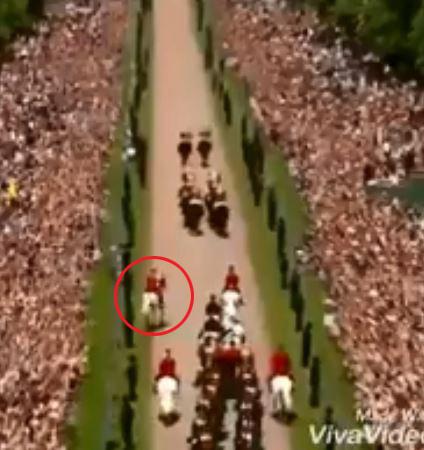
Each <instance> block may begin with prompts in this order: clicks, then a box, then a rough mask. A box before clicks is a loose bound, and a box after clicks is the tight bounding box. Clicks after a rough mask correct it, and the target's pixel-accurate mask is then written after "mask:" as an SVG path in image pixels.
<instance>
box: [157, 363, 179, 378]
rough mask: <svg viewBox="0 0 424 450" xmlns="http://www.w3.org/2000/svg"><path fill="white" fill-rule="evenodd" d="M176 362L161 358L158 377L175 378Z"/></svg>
mask: <svg viewBox="0 0 424 450" xmlns="http://www.w3.org/2000/svg"><path fill="white" fill-rule="evenodd" d="M176 366H177V364H176V362H175V359H174V358H169V359H168V358H163V359H162V361H161V362H160V363H159V376H160V377H175V374H176Z"/></svg>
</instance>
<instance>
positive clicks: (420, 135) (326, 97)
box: [215, 0, 424, 418]
mask: <svg viewBox="0 0 424 450" xmlns="http://www.w3.org/2000/svg"><path fill="white" fill-rule="evenodd" d="M280 3H281V2H280ZM215 7H216V11H217V13H218V32H219V35H220V40H221V45H222V47H223V51H224V52H225V53H226V54H227V55H228V60H231V66H232V67H234V68H235V70H237V71H238V72H239V74H240V76H241V77H242V78H244V79H246V80H247V82H248V84H249V86H250V88H251V95H252V98H251V102H250V103H251V105H253V106H254V112H256V116H257V119H258V120H259V121H262V122H263V125H264V127H265V129H266V130H267V132H268V135H269V136H270V138H271V139H272V140H273V141H275V142H276V143H278V144H279V146H280V147H281V149H282V151H283V152H284V154H285V157H286V159H287V161H288V164H289V168H290V171H291V173H292V175H293V176H294V178H295V179H296V182H297V184H298V186H299V189H300V191H301V193H302V195H303V196H304V197H305V199H306V201H307V205H308V208H309V210H310V214H311V218H312V219H313V225H312V228H311V230H310V233H309V234H308V242H307V244H306V252H307V254H308V256H309V258H310V261H311V263H312V264H313V266H314V268H315V270H317V271H318V273H319V274H320V276H321V277H322V278H323V279H324V280H325V281H326V282H327V285H328V289H329V294H330V297H331V299H332V300H333V301H334V302H335V304H336V311H337V321H338V324H339V326H340V330H341V333H340V336H339V338H338V342H339V344H340V346H341V347H342V348H343V350H344V353H345V363H346V366H347V368H348V372H349V373H350V374H351V376H352V377H353V379H354V380H355V387H356V389H355V401H356V402H357V406H360V407H362V408H364V407H368V408H371V409H372V411H373V412H374V414H375V417H377V416H378V417H386V418H394V417H397V415H398V414H400V413H401V411H402V410H405V409H406V408H415V410H416V411H418V410H421V411H423V410H424V395H423V392H424V352H423V351H422V349H423V343H424V306H423V299H424V273H423V272H424V266H423V264H422V263H421V261H422V255H423V254H424V232H423V228H422V222H420V218H419V214H418V212H417V211H415V210H412V209H411V208H410V207H408V206H405V205H401V204H400V203H399V202H398V201H397V200H396V199H393V200H390V199H381V198H377V197H373V196H370V195H369V194H368V193H367V189H366V187H367V185H369V184H372V183H375V182H376V181H377V180H384V181H385V182H386V183H389V184H391V185H393V184H398V183H399V182H400V181H401V180H403V179H405V177H407V176H409V175H410V174H411V173H413V172H417V171H420V170H422V169H423V164H424V153H423V142H424V127H423V125H424V91H423V90H422V89H421V88H420V87H419V86H418V85H417V83H415V82H413V81H412V82H411V81H409V82H406V81H404V82H401V81H398V80H397V79H396V77H395V76H394V75H393V74H392V72H391V69H390V68H389V67H387V66H384V65H383V64H381V63H380V62H379V61H378V58H377V57H376V56H375V55H373V54H372V53H366V52H363V51H362V50H361V49H360V48H358V46H357V45H353V43H349V42H346V40H345V39H344V38H343V37H342V36H341V35H340V33H339V32H338V30H337V28H334V29H331V28H329V27H328V26H324V25H323V24H321V23H320V21H319V19H318V18H317V16H316V15H315V13H313V12H311V11H306V10H305V11H300V10H294V9H293V8H287V7H285V8H281V7H280V8H274V9H273V8H265V7H263V3H261V2H247V1H242V0H227V1H221V0H216V1H215Z"/></svg>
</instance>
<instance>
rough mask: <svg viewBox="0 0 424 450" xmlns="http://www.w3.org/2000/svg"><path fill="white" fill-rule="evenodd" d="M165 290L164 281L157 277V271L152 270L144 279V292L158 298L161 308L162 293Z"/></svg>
mask: <svg viewBox="0 0 424 450" xmlns="http://www.w3.org/2000/svg"><path fill="white" fill-rule="evenodd" d="M165 288H166V279H165V277H164V276H159V274H158V272H157V269H155V268H152V269H150V271H149V275H148V276H147V279H146V292H154V293H156V294H158V296H159V302H160V306H162V307H163V291H164V289H165Z"/></svg>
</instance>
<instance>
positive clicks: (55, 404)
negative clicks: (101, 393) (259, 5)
mask: <svg viewBox="0 0 424 450" xmlns="http://www.w3.org/2000/svg"><path fill="white" fill-rule="evenodd" d="M96 3H97V5H94V2H87V1H84V2H80V5H78V4H68V5H67V6H66V7H65V6H64V7H63V9H62V10H61V12H60V15H58V16H56V15H55V16H54V17H53V16H51V15H49V16H48V17H47V18H46V20H43V22H42V23H39V24H38V25H37V27H36V30H35V33H33V34H31V35H29V36H26V37H24V38H21V39H18V40H17V41H16V42H15V43H14V44H13V46H12V48H11V51H10V55H11V57H10V58H9V59H8V60H6V61H4V62H3V64H2V67H1V70H0V97H1V102H0V151H1V160H0V166H1V170H0V177H1V180H0V181H1V198H0V229H1V230H0V298H1V301H0V341H1V343H2V345H1V347H0V449H1V450H12V449H13V450H41V449H43V450H47V449H52V450H53V449H54V450H58V449H62V448H64V443H63V442H64V436H63V431H64V423H65V420H66V418H67V417H68V416H69V415H70V414H71V412H72V408H71V405H72V400H73V396H74V393H75V389H76V387H77V386H78V384H79V382H80V380H81V376H82V374H83V373H84V370H85V368H84V363H85V348H84V341H83V333H84V325H85V304H84V298H85V297H86V293H87V289H88V287H89V282H88V276H89V272H90V269H91V268H92V267H93V264H94V263H95V262H96V261H97V260H98V259H99V257H100V256H101V255H100V250H99V234H100V225H101V220H102V217H103V214H102V211H103V210H102V201H103V197H104V195H103V176H104V172H105V168H106V166H107V163H106V160H107V156H108V150H109V148H110V144H111V139H112V137H113V133H114V130H113V129H114V125H115V124H116V121H117V118H118V105H119V98H120V96H119V80H118V76H119V68H120V60H121V52H122V48H121V47H122V41H123V32H124V25H125V14H126V11H125V8H126V7H125V3H126V2H124V1H122V0H113V1H108V2H101V6H99V5H100V3H99V2H96Z"/></svg>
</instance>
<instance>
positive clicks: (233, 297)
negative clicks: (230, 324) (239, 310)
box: [220, 289, 244, 307]
mask: <svg viewBox="0 0 424 450" xmlns="http://www.w3.org/2000/svg"><path fill="white" fill-rule="evenodd" d="M220 300H221V305H222V306H223V307H225V306H227V305H234V306H237V307H239V306H241V305H244V300H243V297H242V295H241V293H240V292H238V291H234V290H232V289H228V290H226V291H224V292H223V293H222V294H221V298H220Z"/></svg>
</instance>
